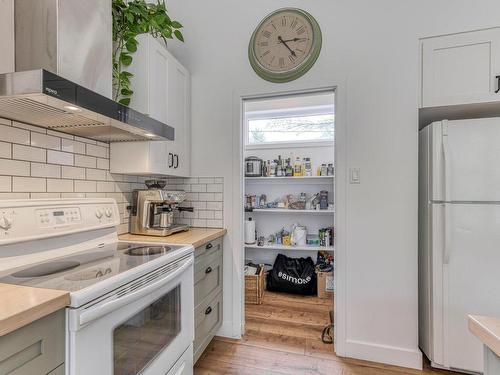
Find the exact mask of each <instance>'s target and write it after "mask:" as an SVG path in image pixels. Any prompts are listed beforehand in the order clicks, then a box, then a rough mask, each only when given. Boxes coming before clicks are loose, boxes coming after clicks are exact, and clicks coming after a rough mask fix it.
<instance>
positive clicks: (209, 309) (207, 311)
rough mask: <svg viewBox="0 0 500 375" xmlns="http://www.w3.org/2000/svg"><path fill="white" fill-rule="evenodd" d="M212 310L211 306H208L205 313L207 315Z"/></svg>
mask: <svg viewBox="0 0 500 375" xmlns="http://www.w3.org/2000/svg"><path fill="white" fill-rule="evenodd" d="M211 312H212V307H211V306H208V307H207V309H206V310H205V315H208V314H210V313H211Z"/></svg>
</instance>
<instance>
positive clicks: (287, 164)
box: [285, 158, 293, 177]
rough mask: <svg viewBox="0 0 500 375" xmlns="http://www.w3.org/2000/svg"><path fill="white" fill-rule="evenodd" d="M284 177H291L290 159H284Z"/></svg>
mask: <svg viewBox="0 0 500 375" xmlns="http://www.w3.org/2000/svg"><path fill="white" fill-rule="evenodd" d="M285 176H286V177H293V168H292V163H291V161H290V158H288V159H286V169H285Z"/></svg>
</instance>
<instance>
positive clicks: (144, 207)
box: [130, 180, 193, 237]
mask: <svg viewBox="0 0 500 375" xmlns="http://www.w3.org/2000/svg"><path fill="white" fill-rule="evenodd" d="M145 183H146V186H147V187H148V188H147V189H140V190H134V191H133V193H132V206H130V233H131V234H140V235H147V236H159V237H164V236H169V235H171V234H174V233H177V232H182V231H187V230H189V225H187V224H178V223H175V220H174V214H175V213H176V212H182V211H188V212H193V207H180V206H179V205H180V204H181V203H182V202H184V201H185V200H186V192H184V191H182V190H178V191H168V190H164V187H165V185H166V181H165V180H148V181H146V182H145Z"/></svg>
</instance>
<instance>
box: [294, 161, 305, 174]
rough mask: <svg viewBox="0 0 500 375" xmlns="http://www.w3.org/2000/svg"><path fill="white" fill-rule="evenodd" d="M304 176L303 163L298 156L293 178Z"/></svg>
mask: <svg viewBox="0 0 500 375" xmlns="http://www.w3.org/2000/svg"><path fill="white" fill-rule="evenodd" d="M303 175H304V174H303V173H302V162H301V161H300V158H299V157H298V156H297V158H296V159H295V164H294V166H293V176H294V177H299V176H303Z"/></svg>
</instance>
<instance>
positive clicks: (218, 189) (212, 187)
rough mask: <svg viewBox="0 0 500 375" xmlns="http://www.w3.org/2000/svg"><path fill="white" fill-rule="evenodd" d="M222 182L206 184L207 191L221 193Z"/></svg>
mask: <svg viewBox="0 0 500 375" xmlns="http://www.w3.org/2000/svg"><path fill="white" fill-rule="evenodd" d="M222 188H223V186H222V184H208V185H207V192H210V193H222Z"/></svg>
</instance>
